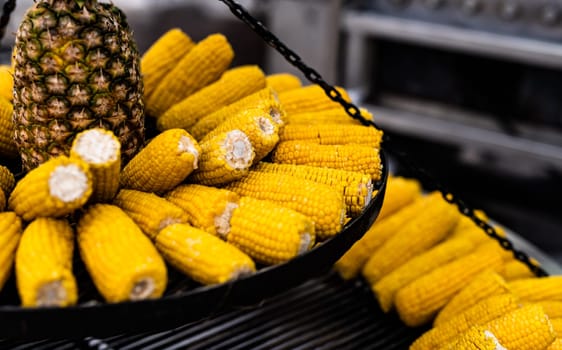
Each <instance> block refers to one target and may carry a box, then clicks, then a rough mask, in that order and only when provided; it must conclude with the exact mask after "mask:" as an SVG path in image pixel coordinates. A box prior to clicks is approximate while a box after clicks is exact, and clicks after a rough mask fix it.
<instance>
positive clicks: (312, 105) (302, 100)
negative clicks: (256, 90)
mask: <svg viewBox="0 0 562 350" xmlns="http://www.w3.org/2000/svg"><path fill="white" fill-rule="evenodd" d="M336 90H338V91H339V93H340V94H341V95H342V97H343V99H344V100H346V101H351V99H350V98H349V95H348V94H347V92H346V91H345V89H343V88H341V87H337V88H336ZM279 100H280V101H281V105H282V106H283V108H285V111H286V112H287V114H288V115H291V114H297V113H308V112H318V111H323V110H327V109H334V108H342V107H341V106H340V104H339V103H337V102H334V101H332V100H331V99H330V98H329V97H328V96H327V95H326V93H325V92H324V90H323V89H322V88H321V87H320V86H319V85H309V86H305V87H302V88H298V89H293V90H289V91H285V92H281V93H280V94H279Z"/></svg>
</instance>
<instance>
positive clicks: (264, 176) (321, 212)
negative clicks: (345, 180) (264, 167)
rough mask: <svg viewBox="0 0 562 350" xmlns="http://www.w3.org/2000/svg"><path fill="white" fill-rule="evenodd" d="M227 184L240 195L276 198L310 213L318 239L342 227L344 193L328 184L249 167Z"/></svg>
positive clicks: (324, 237)
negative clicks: (241, 175)
mask: <svg viewBox="0 0 562 350" xmlns="http://www.w3.org/2000/svg"><path fill="white" fill-rule="evenodd" d="M226 188H227V189H229V190H231V191H234V192H237V193H238V194H239V195H242V196H250V197H254V198H257V199H263V200H269V201H272V202H275V203H277V204H279V205H281V206H286V207H287V208H291V209H293V210H296V211H298V212H300V213H302V214H304V215H306V216H308V217H310V218H311V219H312V220H313V221H314V227H315V229H316V237H317V238H318V240H324V239H327V238H329V237H332V236H334V235H336V234H337V233H339V232H340V231H341V229H342V226H343V220H344V217H345V204H344V201H343V195H342V194H341V193H340V192H339V191H337V190H335V189H333V188H332V187H330V186H328V185H324V184H320V183H316V182H314V181H308V180H304V179H300V178H297V177H294V176H291V175H285V174H273V173H262V172H257V171H250V172H249V173H248V175H246V176H245V177H244V178H242V179H241V180H238V181H235V182H232V183H230V184H229V185H227V186H226Z"/></svg>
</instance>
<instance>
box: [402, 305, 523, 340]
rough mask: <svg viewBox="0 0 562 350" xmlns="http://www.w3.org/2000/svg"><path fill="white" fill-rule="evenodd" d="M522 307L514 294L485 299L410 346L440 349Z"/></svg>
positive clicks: (428, 332)
mask: <svg viewBox="0 0 562 350" xmlns="http://www.w3.org/2000/svg"><path fill="white" fill-rule="evenodd" d="M519 307H520V302H519V299H517V297H516V296H514V295H513V294H500V295H495V296H491V297H489V298H486V299H483V300H482V301H480V302H479V303H477V304H474V305H472V307H470V308H468V309H467V310H465V311H463V312H462V313H458V314H456V315H455V316H454V317H453V318H451V319H450V320H448V321H447V322H444V323H442V324H440V325H439V326H435V327H434V328H432V329H430V330H429V331H427V332H425V333H424V334H423V335H422V336H421V337H419V338H418V339H416V341H415V342H414V343H413V344H412V346H410V350H431V349H438V348H439V346H440V345H442V344H447V343H448V342H450V341H452V340H453V339H454V338H456V337H458V335H459V334H462V333H464V332H466V331H468V330H469V329H470V327H472V326H478V325H483V324H486V323H488V322H490V321H493V320H495V319H496V318H498V317H501V316H504V315H506V314H507V313H509V312H511V311H513V310H516V309H518V308H519Z"/></svg>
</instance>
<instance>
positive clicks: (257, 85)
mask: <svg viewBox="0 0 562 350" xmlns="http://www.w3.org/2000/svg"><path fill="white" fill-rule="evenodd" d="M263 88H265V75H264V74H263V72H262V70H261V69H260V68H259V67H258V66H241V67H236V68H232V69H229V70H228V71H226V72H225V73H224V74H223V75H222V76H221V78H220V79H219V80H217V81H216V82H214V83H213V84H209V85H208V86H206V87H204V88H202V89H201V90H199V91H197V92H196V93H194V94H193V95H190V96H188V97H186V98H185V99H183V100H181V101H179V102H178V103H177V104H175V105H174V106H172V107H171V108H170V109H168V110H167V111H166V112H165V113H164V114H163V115H162V116H160V117H159V118H158V121H157V123H156V126H157V128H158V130H160V131H162V130H167V129H171V128H182V129H189V128H191V127H192V126H193V125H195V123H197V121H199V119H201V118H203V117H205V116H206V115H209V114H211V113H213V112H215V111H217V110H219V109H220V108H222V107H224V106H227V105H229V104H231V103H234V102H236V101H238V100H239V99H241V98H243V97H246V96H248V95H250V94H252V93H254V92H256V91H259V90H261V89H263Z"/></svg>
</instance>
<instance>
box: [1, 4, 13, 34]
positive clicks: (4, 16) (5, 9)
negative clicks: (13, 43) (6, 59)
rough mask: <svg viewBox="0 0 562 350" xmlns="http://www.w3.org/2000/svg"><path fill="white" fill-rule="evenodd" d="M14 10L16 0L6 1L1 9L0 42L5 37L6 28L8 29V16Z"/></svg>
mask: <svg viewBox="0 0 562 350" xmlns="http://www.w3.org/2000/svg"><path fill="white" fill-rule="evenodd" d="M15 9H16V0H8V1H6V2H5V3H4V7H3V8H2V17H0V41H2V39H3V38H4V35H6V28H7V27H8V23H10V15H11V14H12V12H14V10H15Z"/></svg>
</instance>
